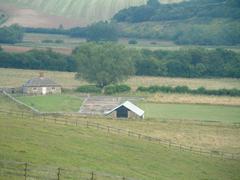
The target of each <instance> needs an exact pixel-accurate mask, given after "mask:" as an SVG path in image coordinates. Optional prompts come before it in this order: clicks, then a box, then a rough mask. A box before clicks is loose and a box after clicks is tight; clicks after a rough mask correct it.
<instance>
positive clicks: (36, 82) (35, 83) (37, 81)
mask: <svg viewBox="0 0 240 180" xmlns="http://www.w3.org/2000/svg"><path fill="white" fill-rule="evenodd" d="M23 86H24V87H49V86H54V87H59V86H60V85H59V84H57V83H55V82H54V81H53V80H51V79H49V78H45V77H37V78H33V79H30V80H29V81H27V82H26V83H25V84H24V85H23Z"/></svg>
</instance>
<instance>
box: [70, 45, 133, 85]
mask: <svg viewBox="0 0 240 180" xmlns="http://www.w3.org/2000/svg"><path fill="white" fill-rule="evenodd" d="M73 56H74V57H75V59H76V61H77V64H78V73H77V75H76V76H77V77H78V78H82V79H84V80H87V81H88V82H90V83H95V84H96V85H97V86H99V87H101V88H102V87H104V86H106V85H109V84H111V83H118V82H121V81H123V80H126V79H127V78H128V77H129V76H130V75H133V74H134V71H135V70H134V64H133V60H132V59H131V56H130V55H129V51H128V50H126V49H125V47H123V46H121V45H117V44H114V43H103V44H96V43H85V44H82V45H80V46H79V47H78V48H76V49H75V50H74V51H73Z"/></svg>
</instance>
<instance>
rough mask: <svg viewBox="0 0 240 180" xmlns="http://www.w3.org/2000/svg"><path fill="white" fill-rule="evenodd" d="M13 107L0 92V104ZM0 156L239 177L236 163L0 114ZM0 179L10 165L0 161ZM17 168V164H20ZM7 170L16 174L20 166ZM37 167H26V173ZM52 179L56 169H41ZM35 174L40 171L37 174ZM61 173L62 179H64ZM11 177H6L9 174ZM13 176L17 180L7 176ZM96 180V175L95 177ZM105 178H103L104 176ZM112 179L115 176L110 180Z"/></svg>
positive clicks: (149, 173)
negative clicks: (27, 168)
mask: <svg viewBox="0 0 240 180" xmlns="http://www.w3.org/2000/svg"><path fill="white" fill-rule="evenodd" d="M3 106H4V107H5V108H6V106H7V107H8V108H12V109H15V110H18V107H16V105H15V104H13V103H12V102H10V101H8V100H7V99H6V98H5V97H2V96H0V107H3ZM0 159H1V161H0V162H2V160H4V162H7V161H9V160H10V161H21V162H26V161H27V162H30V163H33V164H35V165H36V166H39V167H45V166H46V165H48V166H52V167H59V166H61V168H64V169H71V170H72V169H76V168H84V169H85V168H87V169H91V170H93V171H97V172H105V173H107V174H114V175H122V176H127V177H133V178H134V179H142V180H144V179H146V180H147V179H209V178H211V179H239V166H240V162H239V161H233V160H227V159H226V160H222V159H220V158H214V157H207V156H199V155H194V154H191V153H189V152H184V151H177V150H176V149H168V148H165V147H163V146H161V145H159V144H154V143H150V142H146V141H142V140H137V139H135V138H131V137H128V136H118V135H113V134H107V132H106V131H105V132H104V131H101V130H94V129H92V128H86V127H84V126H78V127H75V126H73V125H63V124H62V125H61V124H55V123H54V122H52V123H51V122H43V121H42V120H41V119H38V118H37V117H35V119H34V120H33V119H32V118H31V117H26V118H21V117H17V118H16V117H14V116H12V115H11V114H7V116H5V115H4V114H2V113H1V116H0ZM0 168H2V169H1V174H0V179H8V178H7V175H9V173H7V172H9V169H7V170H8V171H5V170H6V167H4V164H3V165H2V164H1V163H0ZM20 168H21V167H20ZM11 170H12V171H13V172H15V173H16V171H17V170H19V169H13V167H11ZM40 170H41V168H37V169H34V168H31V167H30V171H29V172H28V174H29V175H31V174H32V175H33V173H35V174H36V172H38V171H40ZM66 173H68V171H65V170H64V171H63V172H62V174H61V177H63V178H62V179H79V177H80V175H81V177H82V174H80V175H79V172H77V171H71V172H70V173H69V174H67V175H68V176H67V177H68V178H66V176H65V175H66ZM52 174H54V175H55V178H56V169H48V171H47V172H46V171H45V172H44V173H42V175H45V176H47V177H45V179H47V178H51V177H52V178H53V177H54V176H52ZM38 175H39V174H38ZM64 177H65V178H64ZM9 179H10V178H9ZM11 179H16V178H11ZM97 179H99V180H100V179H101V178H97ZM106 179H107V178H105V179H104V180H106ZM109 179H117V178H109Z"/></svg>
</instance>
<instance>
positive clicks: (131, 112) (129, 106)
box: [104, 101, 144, 119]
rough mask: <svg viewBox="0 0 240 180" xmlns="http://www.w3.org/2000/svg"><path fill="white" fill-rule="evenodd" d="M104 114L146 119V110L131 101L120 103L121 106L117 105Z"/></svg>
mask: <svg viewBox="0 0 240 180" xmlns="http://www.w3.org/2000/svg"><path fill="white" fill-rule="evenodd" d="M104 114H105V115H106V116H110V117H112V118H135V119H136V118H138V119H144V111H143V110H142V109H140V108H139V107H137V106H136V105H134V104H133V103H131V102H129V101H126V102H124V103H122V104H120V105H119V106H117V107H115V108H114V109H112V110H111V111H108V112H105V113H104Z"/></svg>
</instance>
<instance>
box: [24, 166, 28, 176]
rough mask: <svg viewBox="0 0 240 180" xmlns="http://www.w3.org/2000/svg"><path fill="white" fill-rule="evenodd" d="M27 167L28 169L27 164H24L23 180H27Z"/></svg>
mask: <svg viewBox="0 0 240 180" xmlns="http://www.w3.org/2000/svg"><path fill="white" fill-rule="evenodd" d="M27 167H28V164H27V163H25V164H24V179H25V180H26V179H27Z"/></svg>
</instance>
